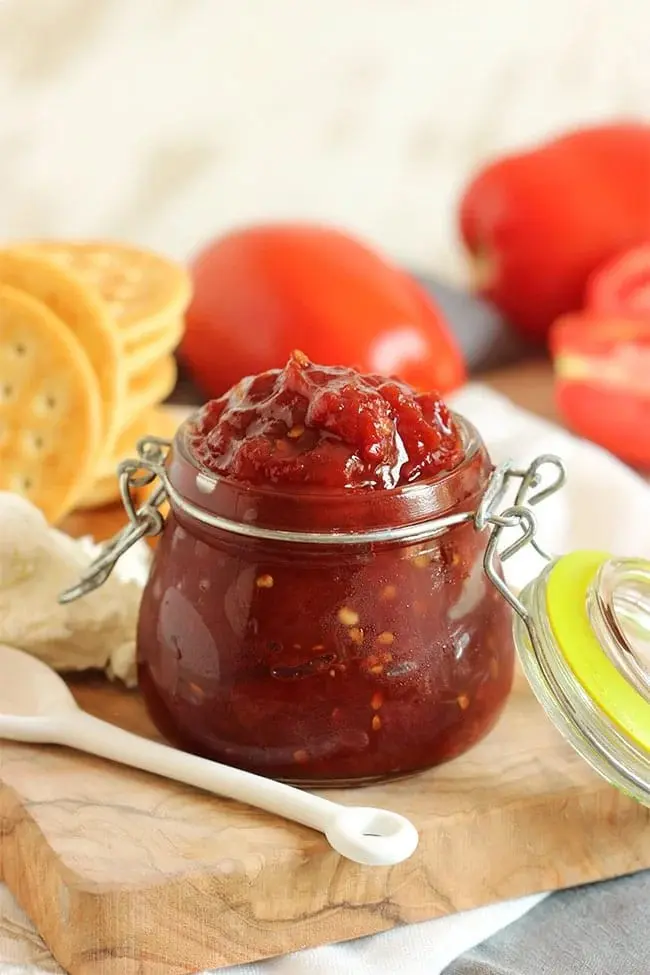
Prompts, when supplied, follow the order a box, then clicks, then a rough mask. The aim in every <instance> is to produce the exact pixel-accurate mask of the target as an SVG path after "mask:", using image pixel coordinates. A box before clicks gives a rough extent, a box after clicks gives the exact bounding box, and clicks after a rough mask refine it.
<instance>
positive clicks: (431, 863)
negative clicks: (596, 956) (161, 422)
mask: <svg viewBox="0 0 650 975" xmlns="http://www.w3.org/2000/svg"><path fill="white" fill-rule="evenodd" d="M489 382H490V385H493V386H494V388H497V389H500V390H503V391H504V392H506V393H507V394H508V395H510V396H511V397H512V398H513V400H515V401H516V402H518V403H519V404H520V405H522V406H526V407H528V408H532V409H535V410H536V411H537V412H540V413H542V414H544V415H546V416H549V417H552V416H553V412H552V396H551V395H550V382H549V375H548V370H547V369H546V367H545V366H544V365H540V364H533V365H531V366H527V367H525V368H524V369H522V370H520V371H518V373H517V375H516V376H515V375H514V374H513V373H511V372H508V373H506V374H504V375H498V374H497V375H495V376H493V377H490V379H489ZM120 522H121V514H120V512H119V511H118V510H117V509H110V510H106V511H104V512H101V513H99V514H98V515H94V516H92V517H89V516H88V514H84V515H83V516H78V515H77V516H73V517H72V518H71V519H69V521H68V523H67V525H66V528H67V529H68V530H69V531H70V532H71V533H73V534H81V533H85V532H87V531H89V530H90V531H92V532H94V533H96V534H98V535H104V536H105V535H107V534H109V533H110V532H111V531H112V530H113V529H114V528H115V527H116V525H118V524H119V523H120ZM72 688H73V691H74V693H75V696H76V697H77V699H78V700H79V702H80V704H81V705H82V706H83V707H84V708H86V709H87V710H89V711H90V712H92V713H93V714H96V715H98V716H100V717H102V718H105V719H106V720H108V721H110V722H113V723H115V724H117V725H119V726H121V727H125V728H128V729H130V730H132V731H136V732H138V733H140V734H143V735H149V736H155V732H154V730H153V728H152V726H151V723H150V722H149V719H148V717H147V715H146V712H145V709H144V707H143V705H142V702H141V700H140V698H139V696H138V694H137V693H135V692H131V693H129V692H126V691H124V690H123V689H121V688H120V687H118V686H111V685H108V684H107V683H106V682H105V681H103V680H102V679H100V678H86V679H77V680H75V681H74V682H73V683H72ZM327 795H328V796H330V797H333V798H336V799H338V800H340V801H342V802H345V803H349V804H357V803H361V804H363V805H377V806H385V807H387V808H390V809H394V810H396V811H398V812H401V813H403V814H404V815H406V816H409V817H410V818H411V819H412V820H413V822H414V823H415V825H416V826H417V828H418V829H419V831H420V835H421V841H420V846H419V849H418V851H417V853H416V854H415V856H414V857H413V858H412V859H411V860H410V861H408V862H407V863H404V864H400V865H398V866H396V867H392V868H381V869H378V868H365V867H361V866H359V865H356V864H353V863H351V862H349V861H346V860H343V859H342V858H340V857H339V856H338V855H337V854H335V853H334V852H333V851H331V849H330V848H329V846H328V844H327V842H326V841H325V839H324V838H323V837H321V836H320V835H319V834H318V833H316V832H314V831H311V830H309V829H306V828H303V827H301V826H297V825H294V824H291V823H287V822H285V821H283V820H280V819H277V818H275V817H273V816H270V815H267V814H265V813H262V812H258V811H256V810H254V809H252V808H249V807H246V806H243V805H239V804H236V803H233V802H230V801H227V800H222V799H218V798H215V797H212V796H208V795H205V794H202V793H200V792H197V791H196V790H192V789H190V788H188V787H185V786H181V785H177V784H174V783H171V782H167V781H165V780H162V779H157V778H155V777H153V776H150V775H147V774H144V773H139V772H135V771H129V770H126V769H123V768H120V767H118V766H115V765H111V764H110V763H107V762H104V761H101V760H97V759H93V758H90V757H88V756H84V755H81V754H79V753H75V752H72V751H68V750H64V749H56V748H42V747H35V746H34V747H30V746H24V745H16V744H10V743H3V744H2V745H1V746H0V867H1V870H2V877H3V879H4V880H5V881H6V883H7V884H8V886H9V888H10V889H11V890H12V891H13V893H14V894H15V896H16V898H17V899H18V901H19V903H20V904H21V905H22V907H23V908H24V909H25V911H26V912H27V913H28V915H29V916H30V917H31V918H32V920H33V921H34V922H35V924H36V927H37V928H38V930H39V931H40V933H41V934H42V936H43V938H44V939H45V941H46V942H47V944H48V945H49V947H50V949H51V950H52V952H53V954H54V955H55V956H56V958H57V959H58V961H59V962H60V964H61V965H62V966H63V967H64V968H65V969H66V970H67V971H69V972H71V973H73V975H77V973H79V975H91V973H92V975H95V973H99V975H118V973H119V975H127V973H136V972H137V973H143V972H144V973H152V975H163V973H164V975H171V973H181V972H190V971H195V970H197V969H206V968H211V967H212V968H214V967H218V966H224V965H230V964H234V963H237V962H243V961H249V960H253V959H257V958H262V957H268V956H272V955H277V954H283V953H286V952H290V951H293V950H296V949H299V948H302V947H306V946H308V945H317V944H323V943H328V942H333V941H340V940H345V939H349V938H356V937H359V936H361V935H366V934H371V933H373V932H377V931H382V930H386V929H388V928H391V927H393V926H395V925H399V924H407V923H412V922H416V921H421V920H424V919H426V918H432V917H436V916H440V915H443V914H448V913H451V912H454V911H458V910H463V909H466V908H470V907H475V906H478V905H481V904H487V903H491V902H494V901H497V900H500V899H503V898H508V897H514V896H519V895H522V894H527V893H532V892H536V891H542V890H550V889H557V888H561V887H565V886H569V885H574V884H578V883H585V882H588V881H593V880H598V879H602V878H605V877H610V876H614V875H617V874H622V873H627V872H631V871H634V870H637V869H640V868H642V867H647V866H650V829H649V828H648V826H649V825H650V824H649V817H650V813H649V811H648V810H647V809H645V808H644V807H642V806H640V805H638V804H637V803H635V802H633V801H632V800H630V799H627V798H625V797H624V796H623V795H622V794H620V793H618V792H617V791H616V790H614V789H613V788H611V787H610V786H608V785H607V784H606V783H605V782H603V781H602V780H601V779H600V778H598V777H597V776H596V775H595V773H592V772H591V770H590V769H589V768H588V767H587V766H586V765H585V763H584V762H583V761H582V760H581V759H580V758H578V757H577V755H575V753H574V752H573V751H572V750H571V748H570V747H569V746H568V745H566V744H565V743H564V742H563V741H562V740H561V738H560V737H559V735H558V734H557V732H556V731H555V730H554V729H553V728H552V726H551V724H550V722H549V721H548V719H547V718H546V717H545V715H544V714H543V713H542V711H541V709H540V708H539V706H538V705H537V704H536V702H535V701H534V700H533V698H532V696H531V694H530V692H529V691H528V689H527V687H526V685H525V683H524V681H523V679H521V678H518V680H517V682H516V685H515V690H514V693H513V695H512V698H511V700H510V702H509V705H508V708H507V710H506V713H505V715H504V717H503V718H502V720H501V721H500V722H499V724H498V725H497V727H496V728H495V730H494V731H493V732H492V733H491V734H490V735H489V736H488V738H487V739H486V740H485V741H484V742H482V743H481V744H480V745H478V746H477V747H476V748H474V749H473V750H472V751H471V752H470V753H469V754H468V755H466V756H463V757H462V758H460V759H457V760H456V761H454V762H451V763H450V764H448V765H445V766H442V767H441V768H439V769H436V770H433V771H431V772H428V773H425V774H422V775H418V776H415V777H413V778H410V779H405V780H403V781H401V782H397V783H392V784H390V785H384V786H381V785H377V786H372V787H369V788H365V789H363V790H347V791H343V792H337V793H332V792H329V793H327Z"/></svg>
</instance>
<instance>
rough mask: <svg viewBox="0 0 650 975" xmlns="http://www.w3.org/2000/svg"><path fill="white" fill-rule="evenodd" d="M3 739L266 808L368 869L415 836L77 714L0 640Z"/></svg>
mask: <svg viewBox="0 0 650 975" xmlns="http://www.w3.org/2000/svg"><path fill="white" fill-rule="evenodd" d="M0 738H7V739H10V740H12V741H24V742H29V743H36V742H40V743H41V744H52V745H65V746H67V747H69V748H75V749H77V750H78V751H84V752H88V753H90V754H92V755H99V756H100V757H101V758H106V759H109V760H110V761H113V762H119V763H121V764H122V765H129V766H131V767H133V768H138V769H142V770H143V771H146V772H152V773H153V774H155V775H161V776H164V777H166V778H169V779H175V780H176V781H178V782H184V783H186V784H187V785H191V786H194V787H196V788H199V789H204V790H206V791H208V792H212V793H216V794H217V795H221V796H227V797H228V798H230V799H236V800H238V801H239V802H245V803H247V804H248V805H250V806H256V807H258V808H259V809H265V810H267V811H268V812H271V813H275V814H276V815H278V816H282V817H284V818H285V819H291V820H294V821H295V822H297V823H302V824H303V825H304V826H309V827H311V828H312V829H316V830H318V831H319V832H321V833H324V834H325V836H326V837H327V840H328V842H329V844H330V846H332V848H333V849H335V850H336V851H337V852H338V853H340V854H341V855H342V856H344V857H347V858H348V859H349V860H354V861H355V862H356V863H362V864H365V865H366V866H391V865H393V864H395V863H400V862H401V861H402V860H406V859H408V858H409V857H410V856H411V855H412V854H413V852H414V851H415V849H416V847H417V845H418V834H417V831H416V829H415V827H414V826H413V824H412V823H411V822H410V821H409V820H408V819H406V818H405V817H404V816H400V815H399V814H398V813H394V812H390V811H389V810H387V809H375V808H372V807H360V806H344V805H342V804H341V803H337V802H332V801H331V800H329V799H324V798H323V797H322V796H316V795H312V794H311V793H309V792H304V791H302V790H300V789H296V788H293V787H292V786H289V785H284V784H282V783H280V782H274V781H273V780H272V779H265V778H262V776H259V775H253V774H252V773H251V772H244V771H242V770H241V769H236V768H231V767H230V766H229V765H221V764H220V763H219V762H211V761H209V760H208V759H205V758H199V757H198V756H197V755H190V754H188V753H186V752H181V751H179V750H178V749H175V748H170V747H169V746H168V745H161V744H159V743H158V742H155V741H149V740H148V739H146V738H141V737H140V736H139V735H134V734H131V732H129V731H124V730H123V729H122V728H118V727H116V726H115V725H111V724H108V723H107V722H105V721H100V719H99V718H95V717H93V715H91V714H88V713H87V712H85V711H82V710H81V708H80V707H79V706H78V705H77V702H76V701H75V699H74V697H73V696H72V694H71V693H70V690H69V689H68V687H67V685H66V684H65V682H64V681H63V679H62V678H61V677H59V675H58V674H57V673H55V672H54V671H53V670H51V669H50V667H48V666H47V664H45V663H43V662H42V661H40V660H37V659H35V658H34V657H30V656H29V655H28V654H26V653H23V651H21V650H16V649H15V648H13V647H8V646H6V645H5V644H0Z"/></svg>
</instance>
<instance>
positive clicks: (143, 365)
mask: <svg viewBox="0 0 650 975" xmlns="http://www.w3.org/2000/svg"><path fill="white" fill-rule="evenodd" d="M184 330H185V322H184V320H183V319H182V318H174V319H171V320H170V321H168V322H165V324H164V325H163V326H161V328H160V330H159V331H157V332H153V333H151V334H150V335H147V336H145V337H144V338H142V337H139V338H138V341H137V342H133V343H130V344H129V345H125V347H124V368H125V370H126V372H127V374H128V375H129V376H132V375H134V374H137V373H139V372H143V371H144V370H145V369H147V368H148V367H149V366H151V365H153V363H154V362H156V361H158V360H159V359H161V358H162V357H163V356H165V355H170V354H171V353H172V352H173V351H174V350H175V349H176V347H177V346H178V345H179V344H180V341H181V339H182V337H183V332H184Z"/></svg>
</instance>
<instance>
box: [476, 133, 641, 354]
mask: <svg viewBox="0 0 650 975" xmlns="http://www.w3.org/2000/svg"><path fill="white" fill-rule="evenodd" d="M459 223H460V231H461V235H462V238H463V240H464V242H465V244H466V246H467V248H468V249H469V251H470V253H471V255H472V257H473V259H474V262H475V266H476V271H477V287H478V290H479V291H480V292H481V293H482V294H483V296H484V297H486V298H488V299H489V300H491V301H492V302H493V303H494V304H495V305H496V306H497V307H498V308H499V310H500V311H501V312H502V314H503V315H504V316H505V317H506V318H507V319H509V321H510V322H511V324H512V325H513V326H514V327H516V328H517V329H518V330H519V331H520V332H521V333H522V334H523V335H524V336H525V337H527V338H530V339H533V340H538V341H541V340H543V339H544V338H545V337H546V335H547V333H548V330H549V328H550V326H551V324H552V322H553V321H554V320H555V319H556V318H557V317H558V316H560V315H562V314H564V313H566V312H570V311H574V310H577V309H579V308H580V307H581V306H582V302H583V297H584V291H585V284H586V282H587V279H588V277H589V275H590V274H591V272H592V271H593V270H594V269H595V268H597V267H598V266H599V265H602V264H603V263H604V262H605V261H607V260H609V259H610V258H611V257H613V256H614V255H615V254H616V253H618V252H620V251H622V250H623V249H625V248H629V247H633V246H636V245H637V244H639V243H642V242H644V241H648V240H650V125H645V124H642V123H632V122H630V123H621V124H611V125H603V126H597V127H593V128H586V129H582V130H578V131H576V132H571V133H568V134H565V135H563V136H561V137H560V138H556V139H554V140H552V141H550V142H548V143H545V144H543V145H541V146H540V147H537V148H534V149H532V150H530V151H528V152H523V153H519V154H516V155H510V156H506V157H504V158H501V159H500V160H498V161H496V162H494V163H492V164H491V165H488V166H487V167H486V168H485V169H483V170H482V171H481V172H480V173H479V174H478V175H477V176H476V178H475V179H474V180H472V182H471V183H470V184H469V186H468V187H467V189H466V190H465V192H464V194H463V197H462V200H461V204H460V212H459Z"/></svg>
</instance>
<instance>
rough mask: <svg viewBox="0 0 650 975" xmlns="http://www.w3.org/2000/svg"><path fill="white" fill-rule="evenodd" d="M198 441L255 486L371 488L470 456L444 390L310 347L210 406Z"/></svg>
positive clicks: (201, 418)
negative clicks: (323, 355) (323, 356)
mask: <svg viewBox="0 0 650 975" xmlns="http://www.w3.org/2000/svg"><path fill="white" fill-rule="evenodd" d="M189 446H190V450H191V452H192V453H193V455H194V458H195V460H196V461H198V463H199V464H200V465H201V466H202V467H204V468H205V469H206V470H208V471H211V472H213V473H215V474H220V475H223V476H227V477H230V478H234V479H235V480H238V481H243V482H248V483H250V484H286V485H294V486H299V485H309V486H312V487H322V488H355V489H357V488H360V489H369V490H376V489H384V490H386V489H388V490H389V489H392V488H395V487H400V486H403V485H406V484H411V483H413V482H414V481H418V480H421V479H426V478H431V477H435V476H436V475H437V474H441V473H443V472H445V471H450V470H452V469H453V468H454V467H455V466H456V465H457V464H458V463H459V462H460V461H461V459H462V457H463V445H462V441H461V437H460V433H459V431H458V429H457V427H456V424H455V423H454V420H453V418H452V417H451V415H450V413H449V411H448V409H447V407H446V406H445V405H444V403H443V402H442V401H441V400H440V398H439V397H438V396H437V395H436V394H435V393H419V392H417V391H416V390H415V389H413V388H412V387H411V386H409V385H407V384H406V383H403V382H401V381H399V380H397V379H387V378H386V377H384V376H378V375H363V374H361V373H358V372H356V371H355V370H354V369H350V368H346V367H343V366H316V365H313V364H312V363H311V362H310V361H309V359H308V358H307V356H306V355H304V353H302V352H293V353H292V355H291V356H290V358H289V361H288V362H287V364H286V365H285V366H284V368H283V369H270V370H269V371H268V372H264V373H261V374H259V375H257V376H250V377H247V378H246V379H243V380H242V381H241V382H240V383H238V384H237V386H235V387H234V388H233V389H231V390H230V391H229V392H227V393H225V394H224V395H223V396H221V397H220V398H219V399H215V400H212V401H211V402H209V403H207V404H206V406H204V407H203V409H202V410H201V411H200V413H199V415H198V417H197V419H196V421H195V423H194V426H193V428H192V429H191V430H190V432H189Z"/></svg>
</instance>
